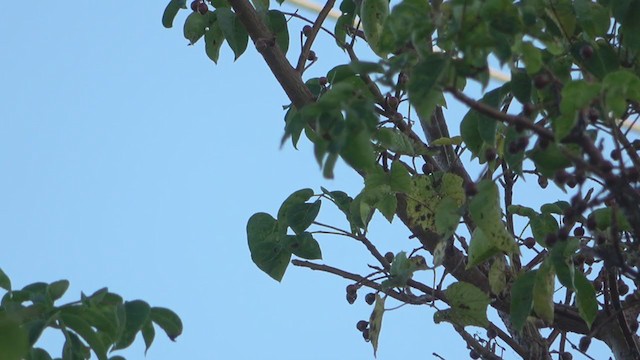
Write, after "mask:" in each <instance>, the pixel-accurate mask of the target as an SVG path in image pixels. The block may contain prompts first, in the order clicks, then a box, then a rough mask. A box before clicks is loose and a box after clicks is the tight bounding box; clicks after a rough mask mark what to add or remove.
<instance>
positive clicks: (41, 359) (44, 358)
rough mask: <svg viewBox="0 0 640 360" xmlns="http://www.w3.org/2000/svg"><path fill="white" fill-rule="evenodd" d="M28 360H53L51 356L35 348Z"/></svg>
mask: <svg viewBox="0 0 640 360" xmlns="http://www.w3.org/2000/svg"><path fill="white" fill-rule="evenodd" d="M27 360H52V358H51V355H49V353H48V352H46V351H45V350H44V349H41V348H33V349H31V351H30V352H29V356H28V357H27Z"/></svg>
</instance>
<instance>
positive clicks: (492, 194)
mask: <svg viewBox="0 0 640 360" xmlns="http://www.w3.org/2000/svg"><path fill="white" fill-rule="evenodd" d="M469 213H470V215H471V218H472V219H473V221H474V222H475V223H476V224H477V225H478V228H480V229H481V230H482V232H483V233H484V235H485V237H486V238H487V239H488V240H489V241H490V243H491V245H492V247H494V248H496V249H499V250H500V251H504V252H505V253H507V254H509V253H518V252H519V250H518V246H517V244H516V242H515V240H514V239H513V237H512V236H511V234H509V232H508V231H507V229H506V228H505V225H504V223H503V222H502V212H501V208H500V197H499V194H498V186H497V185H496V184H495V183H494V182H493V181H491V180H482V181H481V182H480V183H479V184H478V193H477V194H476V195H475V196H474V197H473V198H472V199H471V201H470V202H469Z"/></svg>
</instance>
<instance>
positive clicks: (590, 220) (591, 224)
mask: <svg viewBox="0 0 640 360" xmlns="http://www.w3.org/2000/svg"><path fill="white" fill-rule="evenodd" d="M597 225H598V224H596V218H595V216H589V218H588V219H587V229H589V230H591V231H593V230H595V229H596V226H597Z"/></svg>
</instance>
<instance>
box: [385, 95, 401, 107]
mask: <svg viewBox="0 0 640 360" xmlns="http://www.w3.org/2000/svg"><path fill="white" fill-rule="evenodd" d="M399 104H400V100H398V98H397V97H395V96H387V105H389V107H390V108H391V109H393V110H395V109H397V108H398V105H399Z"/></svg>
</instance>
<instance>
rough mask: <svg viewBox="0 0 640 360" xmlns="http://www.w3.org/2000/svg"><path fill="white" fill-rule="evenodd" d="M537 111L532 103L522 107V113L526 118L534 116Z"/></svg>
mask: <svg viewBox="0 0 640 360" xmlns="http://www.w3.org/2000/svg"><path fill="white" fill-rule="evenodd" d="M534 111H536V106H535V105H533V104H531V103H526V104H524V105H522V113H523V114H524V115H525V116H531V115H533V112H534Z"/></svg>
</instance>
